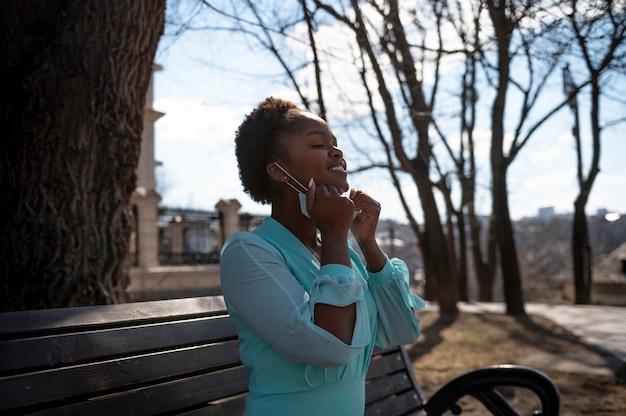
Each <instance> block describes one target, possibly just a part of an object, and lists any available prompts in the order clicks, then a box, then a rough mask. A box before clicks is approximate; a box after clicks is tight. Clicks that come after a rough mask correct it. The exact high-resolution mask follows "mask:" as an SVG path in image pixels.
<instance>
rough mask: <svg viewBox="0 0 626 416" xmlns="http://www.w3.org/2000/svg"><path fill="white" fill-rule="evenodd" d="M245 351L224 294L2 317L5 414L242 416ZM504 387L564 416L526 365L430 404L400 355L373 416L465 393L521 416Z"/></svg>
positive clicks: (494, 372) (374, 383) (377, 393)
mask: <svg viewBox="0 0 626 416" xmlns="http://www.w3.org/2000/svg"><path fill="white" fill-rule="evenodd" d="M238 345H239V344H238V340H237V333H236V331H235V328H234V326H233V325H232V323H231V321H230V319H229V317H228V314H227V312H226V308H225V305H224V301H223V299H222V298H221V297H219V296H218V297H203V298H189V299H177V300H165V301H155V302H142V303H129V304H120V305H106V306H93V307H81V308H68V309H51V310H43V311H26V312H9V313H2V314H0V414H2V415H26V414H28V415H77V416H85V415H88V416H97V415H107V416H108V415H136V416H137V415H186V416H192V415H194V416H195V415H229V416H230V415H239V414H242V412H243V407H244V403H245V398H246V394H247V377H246V374H245V371H244V369H243V367H242V365H241V363H240V362H239V350H238ZM498 385H509V386H521V387H524V388H526V389H529V390H531V391H532V392H534V394H536V395H537V397H538V400H537V402H538V403H539V404H538V407H539V409H538V410H541V411H542V412H543V414H544V415H556V414H558V409H559V393H558V390H557V388H556V386H555V385H554V384H553V383H552V381H551V380H550V379H549V378H548V377H547V376H545V375H544V374H543V373H541V372H539V371H536V370H533V369H530V368H526V367H513V366H497V367H490V368H487V369H480V370H477V371H473V372H470V373H467V374H465V375H463V376H461V377H459V378H457V379H455V380H452V381H451V382H449V383H448V384H446V386H444V387H443V388H442V389H440V390H439V391H438V392H437V393H436V394H435V395H433V396H432V397H431V398H430V399H429V400H426V399H425V398H424V396H423V394H422V393H421V391H420V388H419V386H418V384H417V382H416V380H415V378H414V375H413V371H412V367H411V362H410V360H409V358H408V355H407V353H406V351H405V349H404V348H403V347H395V348H389V349H385V350H381V349H377V350H376V352H375V354H374V356H373V359H372V364H371V366H370V369H369V372H368V375H367V385H366V388H367V390H366V398H367V399H366V401H367V404H366V415H384V416H393V415H409V414H411V415H412V414H420V413H422V414H423V413H426V414H431V415H436V414H441V413H444V412H445V411H447V410H448V409H450V410H452V411H453V413H455V414H458V413H457V412H459V411H460V407H459V406H458V404H457V402H458V400H459V399H460V398H461V397H463V396H465V395H470V396H473V397H475V398H477V399H479V400H480V401H482V402H483V403H484V404H485V405H486V406H487V407H488V408H489V409H490V410H491V411H492V412H493V414H507V415H510V414H516V413H510V412H508V410H506V409H507V406H508V404H507V402H506V400H505V399H504V395H503V394H500V393H498V391H497V390H495V389H494V387H495V386H498ZM503 409H504V410H503ZM531 413H532V412H531ZM531 413H529V414H531ZM349 416H351V415H349Z"/></svg>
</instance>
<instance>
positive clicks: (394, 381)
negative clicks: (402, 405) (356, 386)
mask: <svg viewBox="0 0 626 416" xmlns="http://www.w3.org/2000/svg"><path fill="white" fill-rule="evenodd" d="M412 388H413V385H412V384H411V382H410V381H409V378H408V376H407V374H406V371H400V372H397V373H394V374H388V375H386V376H384V377H378V378H376V379H374V380H372V381H370V382H368V383H367V384H366V385H365V403H366V404H370V403H373V402H376V401H378V400H382V399H384V398H387V397H390V396H393V395H395V394H399V393H404V392H406V391H407V390H411V389H412Z"/></svg>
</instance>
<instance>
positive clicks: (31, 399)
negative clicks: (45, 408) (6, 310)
mask: <svg viewBox="0 0 626 416" xmlns="http://www.w3.org/2000/svg"><path fill="white" fill-rule="evenodd" d="M238 349H239V342H238V341H228V342H223V343H218V344H212V345H203V346H199V347H189V348H184V349H178V350H173V351H167V352H162V353H153V354H147V355H140V356H132V357H126V358H123V359H116V360H111V361H104V362H97V363H89V364H82V365H77V366H72V367H65V368H61V369H56V370H52V371H40V372H35V373H30V374H25V375H16V376H12V377H4V378H1V379H0V391H2V392H3V400H2V402H1V403H0V411H2V410H6V409H12V408H18V407H25V406H30V405H33V404H37V403H44V402H52V401H55V400H66V399H70V398H72V397H77V396H82V395H85V396H88V395H91V394H98V393H103V392H107V391H119V390H121V389H132V388H135V387H136V386H137V385H145V384H146V379H147V378H149V379H150V380H151V383H157V382H159V380H172V379H175V378H180V377H185V376H188V375H193V374H194V373H199V372H211V371H215V370H217V369H223V368H226V367H235V366H241V363H240V362H239V350H238ZM148 370H149V374H146V373H147V372H148ZM243 391H247V388H246V389H244V390H242V392H243ZM233 394H234V393H233Z"/></svg>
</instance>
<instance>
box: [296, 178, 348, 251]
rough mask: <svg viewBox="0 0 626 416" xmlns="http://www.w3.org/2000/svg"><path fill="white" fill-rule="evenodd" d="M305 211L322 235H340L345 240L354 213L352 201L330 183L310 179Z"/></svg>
mask: <svg viewBox="0 0 626 416" xmlns="http://www.w3.org/2000/svg"><path fill="white" fill-rule="evenodd" d="M306 199H307V203H306V204H307V211H308V212H309V215H310V216H311V219H312V220H313V222H315V225H316V226H317V229H318V230H320V233H321V234H322V236H330V237H335V236H339V237H341V238H342V239H343V240H344V242H345V241H347V237H348V230H349V229H350V225H351V224H352V217H353V215H354V211H355V207H354V202H353V201H352V199H350V198H349V197H348V196H347V195H345V193H344V192H343V191H342V190H341V189H339V188H337V187H335V186H332V185H323V184H320V185H317V184H316V183H315V182H313V181H311V184H310V185H309V189H308V192H307V198H306Z"/></svg>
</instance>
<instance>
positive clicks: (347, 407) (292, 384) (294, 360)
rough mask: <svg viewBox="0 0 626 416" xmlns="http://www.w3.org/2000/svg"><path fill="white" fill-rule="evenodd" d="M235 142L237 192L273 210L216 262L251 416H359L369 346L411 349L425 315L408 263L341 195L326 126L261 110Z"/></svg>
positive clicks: (360, 200)
mask: <svg viewBox="0 0 626 416" xmlns="http://www.w3.org/2000/svg"><path fill="white" fill-rule="evenodd" d="M235 142H236V154H237V160H238V163H239V174H240V178H241V181H242V184H243V187H244V190H245V191H246V192H247V193H248V194H249V195H250V196H251V197H252V199H254V200H255V201H257V202H261V203H264V204H266V203H269V204H271V206H272V211H271V217H270V218H266V219H265V220H264V222H263V224H262V225H261V226H259V227H258V228H256V229H255V230H254V231H252V232H241V233H236V234H234V235H233V236H231V237H230V238H229V239H228V241H227V242H226V243H225V245H224V248H223V250H222V254H221V265H220V270H221V271H220V273H221V284H222V292H223V294H224V298H225V300H226V304H227V307H228V310H229V313H230V315H231V317H232V320H233V322H234V324H235V326H236V328H237V331H238V334H239V338H240V342H241V344H240V345H241V346H240V349H241V360H242V362H243V364H244V366H245V368H246V371H247V372H248V376H249V390H250V393H249V395H248V399H247V402H246V415H248V416H256V415H264V416H265V415H298V416H305V415H316V416H319V415H323V416H331V415H341V416H354V415H362V414H363V411H364V406H365V376H366V373H367V367H368V365H369V361H370V357H371V354H372V350H373V348H374V345H379V346H382V347H385V346H390V345H397V344H406V343H410V342H413V341H415V339H416V338H417V336H418V335H419V319H417V318H416V317H415V314H414V312H413V311H414V310H416V309H422V308H423V301H422V300H421V299H420V298H418V297H417V296H416V295H413V294H411V293H410V291H409V286H408V281H409V279H408V270H407V267H406V265H405V264H404V262H402V261H401V260H398V259H391V260H390V259H388V258H387V256H386V255H385V254H384V253H383V251H382V250H381V249H380V247H379V246H378V244H377V242H376V239H375V231H376V225H377V223H378V217H379V214H380V205H379V204H378V203H377V202H376V201H375V200H374V199H372V198H371V197H370V196H368V195H367V194H365V193H363V192H361V191H358V190H357V191H355V190H350V191H348V189H349V185H348V182H347V175H346V162H345V160H344V158H343V153H342V152H341V150H339V148H338V147H337V141H336V138H335V136H334V135H333V133H332V131H331V129H330V127H329V126H328V125H327V124H326V122H325V121H324V120H322V119H321V118H319V117H318V116H316V115H314V114H312V113H310V112H308V111H304V110H301V109H299V108H298V107H297V106H296V105H295V104H293V103H291V102H289V101H285V100H281V99H277V98H268V99H266V100H265V101H264V102H262V103H260V104H259V107H258V108H256V109H255V110H254V111H253V112H252V113H251V114H249V115H248V116H247V117H246V119H245V120H244V122H243V123H242V124H241V125H240V126H239V129H238V131H237V135H236V139H235ZM304 184H307V185H306V186H305V185H304ZM349 230H351V231H352V233H353V235H354V237H355V239H356V241H357V242H358V244H359V247H360V248H361V251H362V253H363V257H364V261H365V264H363V261H362V260H361V259H360V258H359V255H358V254H356V252H355V251H353V250H352V249H351V248H350V246H349V244H348V232H349Z"/></svg>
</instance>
